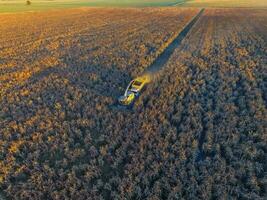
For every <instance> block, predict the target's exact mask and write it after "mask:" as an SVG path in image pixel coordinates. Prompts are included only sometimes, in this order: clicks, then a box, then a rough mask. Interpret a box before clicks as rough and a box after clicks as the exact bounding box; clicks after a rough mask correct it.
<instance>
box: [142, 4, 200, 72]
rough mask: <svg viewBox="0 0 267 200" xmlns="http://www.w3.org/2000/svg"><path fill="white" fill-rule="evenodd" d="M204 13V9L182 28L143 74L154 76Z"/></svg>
mask: <svg viewBox="0 0 267 200" xmlns="http://www.w3.org/2000/svg"><path fill="white" fill-rule="evenodd" d="M204 11H205V9H204V8H203V9H201V10H200V11H199V13H198V14H197V15H196V16H195V17H194V18H193V19H192V20H191V21H190V22H189V23H188V24H187V25H186V26H185V27H184V29H183V30H182V31H181V32H180V33H179V34H178V35H177V37H175V39H174V40H173V41H172V42H171V43H170V44H169V45H168V46H167V47H166V49H165V50H164V51H163V52H162V53H161V54H160V55H159V56H158V57H157V59H156V60H155V61H154V62H153V63H152V64H151V65H150V66H149V67H148V68H147V69H146V70H145V73H149V74H155V73H157V72H158V71H159V70H160V69H161V68H162V67H163V66H164V65H165V64H166V63H167V62H168V60H169V58H170V57H171V55H172V54H173V52H174V50H175V49H176V48H177V47H178V46H179V45H180V44H181V42H182V41H183V39H184V38H185V37H186V36H187V34H188V33H189V31H190V30H191V29H192V27H193V26H194V24H195V23H196V22H197V21H198V19H199V18H200V17H201V15H202V14H203V12H204Z"/></svg>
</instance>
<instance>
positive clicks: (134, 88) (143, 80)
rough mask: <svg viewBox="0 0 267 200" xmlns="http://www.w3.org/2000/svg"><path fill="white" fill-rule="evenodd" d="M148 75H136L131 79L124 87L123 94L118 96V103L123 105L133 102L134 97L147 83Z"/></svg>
mask: <svg viewBox="0 0 267 200" xmlns="http://www.w3.org/2000/svg"><path fill="white" fill-rule="evenodd" d="M149 81H150V77H149V76H148V75H145V76H141V77H137V78H136V79H134V80H132V81H131V82H130V83H129V85H128V87H127V88H126V90H125V92H124V95H123V96H121V97H119V99H118V101H119V104H121V105H123V106H130V105H132V104H133V102H134V100H135V99H136V97H138V96H139V95H140V92H141V91H142V90H143V89H144V87H145V85H146V84H147V83H149Z"/></svg>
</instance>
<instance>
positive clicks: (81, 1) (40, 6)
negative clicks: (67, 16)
mask: <svg viewBox="0 0 267 200" xmlns="http://www.w3.org/2000/svg"><path fill="white" fill-rule="evenodd" d="M31 2H32V4H31V5H29V6H27V5H26V1H25V0H0V12H18V11H44V10H52V9H64V8H76V7H86V6H91V7H92V6H93V7H95V6H97V7H107V6H108V7H113V6H115V7H155V6H156V7H159V6H172V5H175V4H177V3H180V2H184V1H183V0H154V1H153V0H52V1H50V0H32V1H31Z"/></svg>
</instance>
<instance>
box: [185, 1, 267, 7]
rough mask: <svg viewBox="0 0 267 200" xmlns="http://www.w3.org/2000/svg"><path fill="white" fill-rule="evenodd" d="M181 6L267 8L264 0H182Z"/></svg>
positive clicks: (266, 2)
mask: <svg viewBox="0 0 267 200" xmlns="http://www.w3.org/2000/svg"><path fill="white" fill-rule="evenodd" d="M181 6H188V7H191V6H193V7H243V8H253V7H254V8H255V7H257V8H264V7H265V8H267V1H266V0H191V1H184V3H183V4H181Z"/></svg>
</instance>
